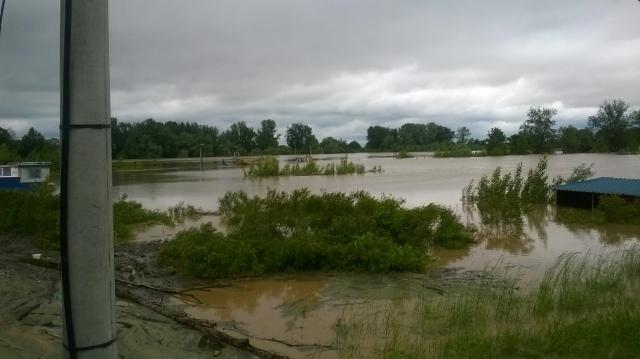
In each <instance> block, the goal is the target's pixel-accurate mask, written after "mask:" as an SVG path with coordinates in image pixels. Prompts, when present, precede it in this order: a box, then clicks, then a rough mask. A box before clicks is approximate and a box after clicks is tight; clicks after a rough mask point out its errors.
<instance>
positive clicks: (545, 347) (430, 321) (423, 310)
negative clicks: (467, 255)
mask: <svg viewBox="0 0 640 359" xmlns="http://www.w3.org/2000/svg"><path fill="white" fill-rule="evenodd" d="M639 283H640V250H638V248H634V249H632V250H628V251H622V252H619V253H617V254H610V255H587V256H582V257H579V256H575V255H573V256H572V255H565V256H563V257H561V258H560V259H559V261H558V262H557V264H556V265H555V266H553V267H552V268H551V269H549V271H548V272H547V273H546V274H545V275H544V278H543V279H542V281H541V282H540V283H539V284H538V285H537V286H536V287H535V288H533V289H532V290H528V291H523V292H520V291H518V290H515V289H513V288H512V287H506V288H504V287H502V288H501V289H495V288H493V287H491V286H488V285H485V286H480V287H479V288H477V289H471V290H466V291H462V292H459V293H453V294H445V295H444V296H441V297H429V298H423V299H421V300H418V301H417V302H416V303H413V304H412V305H409V306H406V305H405V306H401V305H391V306H389V307H387V308H386V309H385V310H384V311H383V315H382V316H383V317H384V318H385V320H384V321H383V322H381V321H380V320H377V321H376V320H372V319H371V318H375V316H373V315H372V316H368V317H367V316H358V317H355V318H353V319H351V318H345V319H344V320H343V321H342V323H343V324H342V325H341V327H340V328H339V330H338V331H337V339H338V343H339V357H342V358H369V357H379V358H548V357H553V358H557V357H563V358H564V357H570V358H610V357H615V358H635V357H639V356H640V345H639V344H638V338H639V337H640V303H638V300H637V298H638V295H640V285H639ZM371 337H374V338H377V339H376V340H375V341H373V342H371V340H370V339H369V338H371Z"/></svg>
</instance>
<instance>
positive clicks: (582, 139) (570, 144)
mask: <svg viewBox="0 0 640 359" xmlns="http://www.w3.org/2000/svg"><path fill="white" fill-rule="evenodd" d="M558 133H559V136H558V144H559V145H560V148H561V149H562V152H564V153H579V152H590V151H591V150H592V149H593V133H592V132H591V131H590V130H589V129H586V128H584V129H577V128H575V127H573V126H567V127H560V129H559V130H558Z"/></svg>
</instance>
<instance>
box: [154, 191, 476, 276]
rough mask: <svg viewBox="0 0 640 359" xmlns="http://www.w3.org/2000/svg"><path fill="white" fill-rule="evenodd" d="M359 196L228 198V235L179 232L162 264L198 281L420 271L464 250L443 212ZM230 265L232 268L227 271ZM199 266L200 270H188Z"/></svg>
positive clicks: (454, 223) (463, 231)
mask: <svg viewBox="0 0 640 359" xmlns="http://www.w3.org/2000/svg"><path fill="white" fill-rule="evenodd" d="M402 203H403V202H402V201H400V200H396V199H393V198H389V197H383V198H381V199H377V198H374V197H373V196H371V195H370V194H368V193H365V192H354V193H351V194H345V193H322V194H311V193H310V192H309V191H308V190H306V189H304V190H296V191H293V192H291V193H285V192H276V191H273V190H272V191H269V193H268V194H267V196H266V197H264V198H260V197H249V196H247V194H246V193H244V192H242V191H240V192H228V193H226V194H225V196H224V197H223V198H222V199H220V214H221V215H222V217H223V220H224V223H225V224H226V225H227V229H228V233H227V235H222V234H220V233H219V232H216V231H215V229H213V228H212V227H210V226H203V227H201V228H199V229H193V230H189V231H184V232H181V233H179V234H178V235H177V236H176V239H175V240H174V241H172V242H170V243H168V244H167V245H166V247H165V248H164V249H163V250H162V252H161V255H160V262H161V263H163V264H165V265H173V266H174V267H176V268H177V269H178V270H182V271H183V272H185V273H188V274H191V275H195V276H200V277H223V276H229V275H252V274H260V273H273V272H282V271H289V270H344V271H366V272H388V271H420V270H423V269H424V267H425V265H426V264H427V262H428V260H429V258H430V256H429V253H430V252H429V249H430V247H431V246H434V245H438V246H443V247H449V248H460V247H464V246H467V245H468V244H470V243H471V242H472V241H473V237H472V235H471V233H470V230H469V228H467V227H465V226H464V225H463V224H461V223H460V221H459V219H458V217H457V216H456V215H455V214H454V213H453V212H452V211H451V210H450V209H448V208H444V207H441V206H437V205H434V204H430V205H428V206H423V207H419V208H414V209H407V208H404V207H402ZM228 258H232V259H233V260H234V261H236V263H233V265H231V264H229V263H227V261H228V260H229V259H228ZM198 261H201V262H202V261H204V262H205V264H198V263H191V262H198Z"/></svg>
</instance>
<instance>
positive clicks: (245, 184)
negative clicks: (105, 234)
mask: <svg viewBox="0 0 640 359" xmlns="http://www.w3.org/2000/svg"><path fill="white" fill-rule="evenodd" d="M349 157H350V159H351V160H353V161H354V162H358V163H362V164H364V165H365V166H366V167H367V168H371V167H373V166H382V168H383V170H384V172H383V173H380V174H373V173H367V174H365V175H360V176H358V175H353V176H336V177H327V176H312V177H280V178H266V179H258V180H249V179H245V178H244V176H243V172H242V170H241V169H239V168H231V169H229V168H223V167H221V166H217V165H215V166H213V165H210V166H206V167H205V169H204V170H198V169H193V164H192V163H191V164H189V166H190V167H188V168H182V167H181V166H180V164H179V163H177V164H173V165H171V166H169V165H167V166H165V168H162V169H154V170H148V171H145V170H136V171H116V172H115V173H114V183H115V186H114V195H115V196H120V195H122V194H125V193H126V194H127V196H128V197H129V198H130V199H132V200H136V201H139V202H142V203H143V205H144V206H146V207H149V208H156V209H165V208H167V207H169V206H174V205H176V204H178V203H180V202H184V203H186V204H190V205H194V206H197V207H202V208H203V209H206V210H209V211H215V210H216V209H217V200H218V198H220V197H221V196H222V195H223V194H224V193H225V192H227V191H237V190H244V191H246V192H248V193H249V194H256V195H263V194H265V193H266V192H267V190H268V189H277V190H282V191H291V190H294V189H297V188H304V187H306V188H309V189H310V190H311V191H314V192H319V191H343V192H350V191H355V190H365V191H368V192H371V193H373V194H375V195H382V194H390V195H392V196H394V197H398V198H404V199H405V200H406V205H407V206H419V205H423V204H427V203H430V202H435V203H441V204H445V205H448V206H450V207H452V208H453V209H454V210H455V211H457V212H458V213H459V214H460V216H461V218H462V219H463V220H464V221H465V222H468V223H474V224H476V225H477V226H478V230H479V232H478V239H479V241H478V243H477V244H475V245H473V246H471V247H470V248H467V249H464V250H443V249H436V250H434V255H435V256H436V262H435V263H434V264H433V266H432V268H430V269H428V270H427V271H426V273H423V274H407V273H404V274H395V275H338V276H331V275H326V274H305V275H291V276H278V277H269V278H261V279H253V280H242V281H237V282H234V285H233V286H232V287H229V288H212V289H208V290H200V291H193V292H191V293H190V294H193V295H194V296H195V297H196V298H198V299H199V300H200V301H201V303H197V302H195V301H193V299H192V298H189V297H185V298H184V303H186V304H187V309H186V310H187V311H188V312H189V313H190V314H192V315H194V316H197V317H201V318H208V319H212V320H215V321H219V322H220V327H221V328H224V330H227V331H229V332H230V333H234V334H236V335H239V336H244V337H248V338H250V339H251V340H252V341H254V342H256V343H259V345H261V346H263V347H265V348H270V349H273V350H276V351H278V352H282V353H285V354H289V355H291V356H292V357H335V355H336V352H335V351H334V350H332V349H331V348H330V347H331V346H333V345H335V333H336V331H337V330H338V331H339V330H340V328H341V323H340V321H341V320H343V318H345V317H348V316H357V315H365V314H361V313H384V312H385V308H388V307H389V306H398V305H400V303H405V304H406V303H407V302H409V303H411V302H412V301H415V300H417V299H418V298H420V297H422V296H426V295H438V294H439V293H441V291H445V292H449V291H456V290H461V288H462V289H464V288H465V286H467V285H476V284H477V283H478V282H479V281H480V282H482V281H483V280H484V276H486V275H487V273H486V272H485V271H484V270H485V269H489V270H490V271H494V272H500V273H507V274H508V276H509V277H515V278H517V279H518V285H519V286H520V287H522V288H527V287H529V286H530V285H532V284H533V283H535V282H536V280H537V279H539V278H540V276H541V275H542V273H543V272H544V270H545V269H546V268H548V267H549V266H550V265H552V264H553V263H554V262H555V261H556V260H557V258H558V257H559V256H560V255H562V254H564V253H568V252H569V253H585V252H588V251H597V252H607V251H614V250H620V249H624V248H627V247H629V246H632V245H634V244H635V243H637V240H638V238H640V228H639V227H638V226H626V225H601V226H588V225H571V224H563V223H560V222H558V221H556V213H555V211H556V210H555V209H554V208H553V207H551V208H547V207H543V206H541V207H536V208H532V209H531V210H530V211H529V212H528V213H526V214H525V215H524V216H523V224H522V226H509V227H496V226H483V225H481V224H480V223H479V219H478V216H477V213H475V212H474V211H473V210H466V209H465V208H464V206H462V205H461V203H460V196H461V190H462V188H463V187H464V186H466V185H467V184H468V183H469V181H470V180H471V179H477V178H479V177H480V176H482V175H483V174H486V173H490V172H491V171H493V169H494V168H495V167H497V166H502V167H503V168H504V169H506V170H511V169H514V168H515V167H516V166H517V165H518V163H519V162H523V164H524V166H525V169H527V168H529V167H532V166H533V165H535V164H536V163H537V161H538V160H539V158H540V157H539V156H505V157H480V158H452V159H435V158H430V157H423V158H413V159H405V160H396V159H393V158H388V157H387V158H385V157H382V158H380V157H370V156H369V155H367V154H357V155H350V156H349ZM280 159H281V160H282V161H285V160H286V159H287V158H286V157H281V158H280ZM325 162H326V160H325ZM580 163H587V164H589V163H593V164H594V171H595V172H596V175H597V176H610V177H627V178H640V156H618V155H609V154H577V155H554V156H550V157H549V172H550V177H553V176H555V175H563V176H567V175H569V174H570V173H571V171H572V169H573V168H574V167H576V166H578V165H579V164H580ZM209 220H213V221H217V220H218V219H217V217H206V218H205V219H203V221H209ZM200 222H201V221H197V222H193V223H187V224H185V226H192V225H197V224H199V223H200ZM154 230H155V232H153V231H152V233H151V234H149V235H147V239H149V238H151V239H154V238H158V237H160V236H161V235H162V234H161V232H159V231H160V230H162V228H160V227H155V229H154ZM164 231H165V232H164V236H165V237H166V236H169V235H168V234H167V232H168V230H167V229H166V228H164ZM173 231H174V230H171V231H170V232H171V233H173ZM372 340H375V338H372Z"/></svg>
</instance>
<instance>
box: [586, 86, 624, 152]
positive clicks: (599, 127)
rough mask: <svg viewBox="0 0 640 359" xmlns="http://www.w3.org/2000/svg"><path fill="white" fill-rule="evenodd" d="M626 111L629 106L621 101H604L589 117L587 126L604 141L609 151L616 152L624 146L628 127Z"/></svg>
mask: <svg viewBox="0 0 640 359" xmlns="http://www.w3.org/2000/svg"><path fill="white" fill-rule="evenodd" d="M628 109H629V104H628V103H626V102H624V101H623V100H621V99H613V100H605V101H603V102H602V103H601V104H600V108H599V109H598V112H597V113H596V114H595V115H593V116H591V117H589V126H590V127H591V128H593V129H594V130H595V131H596V136H597V137H601V138H602V139H603V140H604V142H605V143H606V145H607V147H608V148H609V151H618V150H620V149H622V148H624V147H625V145H626V143H625V140H626V138H625V137H626V136H625V135H626V133H625V132H626V130H627V128H628V127H629V125H630V123H629V120H630V119H629V118H627V116H626V112H627V110H628Z"/></svg>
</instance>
